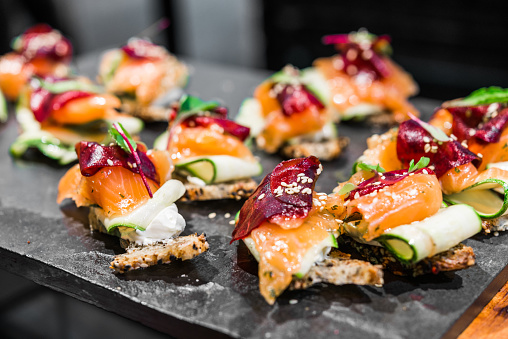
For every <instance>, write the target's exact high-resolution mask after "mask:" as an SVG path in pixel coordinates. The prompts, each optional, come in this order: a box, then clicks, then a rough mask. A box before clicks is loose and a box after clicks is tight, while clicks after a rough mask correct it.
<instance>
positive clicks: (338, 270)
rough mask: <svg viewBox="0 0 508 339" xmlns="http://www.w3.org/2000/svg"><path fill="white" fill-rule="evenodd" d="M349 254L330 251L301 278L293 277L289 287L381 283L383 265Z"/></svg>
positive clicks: (303, 287) (297, 288) (304, 287)
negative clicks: (319, 284)
mask: <svg viewBox="0 0 508 339" xmlns="http://www.w3.org/2000/svg"><path fill="white" fill-rule="evenodd" d="M350 256H351V255H349V254H346V253H342V252H340V251H339V250H333V251H332V252H330V254H329V256H328V258H326V259H325V260H323V261H322V262H320V263H318V264H316V265H315V266H312V267H311V269H310V270H309V272H308V273H307V274H306V275H305V276H304V277H303V278H301V279H298V278H293V281H292V282H291V285H290V287H289V288H290V289H292V290H299V289H306V288H308V287H310V286H312V285H314V284H318V283H328V284H333V285H346V284H354V285H377V286H379V285H382V284H383V282H384V281H383V267H382V266H381V265H372V264H371V263H369V262H367V261H363V260H357V259H351V258H350Z"/></svg>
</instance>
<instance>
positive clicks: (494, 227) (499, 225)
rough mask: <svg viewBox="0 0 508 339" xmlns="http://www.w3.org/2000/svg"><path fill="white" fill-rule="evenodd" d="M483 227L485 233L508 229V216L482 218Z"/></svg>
mask: <svg viewBox="0 0 508 339" xmlns="http://www.w3.org/2000/svg"><path fill="white" fill-rule="evenodd" d="M482 228H483V232H484V233H487V234H489V233H494V234H495V235H497V234H496V232H503V231H506V230H508V216H500V217H499V218H494V219H482Z"/></svg>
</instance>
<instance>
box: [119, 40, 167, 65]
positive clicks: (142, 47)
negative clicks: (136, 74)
mask: <svg viewBox="0 0 508 339" xmlns="http://www.w3.org/2000/svg"><path fill="white" fill-rule="evenodd" d="M121 49H122V51H124V53H125V54H127V55H128V56H129V57H131V58H134V59H147V60H158V59H161V58H163V57H164V55H165V51H164V49H163V48H162V47H160V46H157V45H155V44H153V43H151V42H149V41H147V40H143V39H137V38H136V39H131V40H129V42H128V43H127V45H125V46H123V47H122V48H121Z"/></svg>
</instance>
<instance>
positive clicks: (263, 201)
mask: <svg viewBox="0 0 508 339" xmlns="http://www.w3.org/2000/svg"><path fill="white" fill-rule="evenodd" d="M320 171H321V163H320V162H319V160H318V158H316V157H314V156H311V157H308V158H299V159H292V160H287V161H283V162H281V163H280V164H279V165H277V166H276V167H275V168H274V170H273V171H272V173H270V174H268V175H267V176H266V177H265V178H264V179H263V181H262V182H261V184H260V185H259V186H258V188H257V189H256V191H255V192H254V193H253V194H252V195H251V196H250V197H249V199H247V201H246V202H245V204H244V205H243V207H242V209H241V210H240V216H239V218H238V223H237V224H236V227H235V230H234V231H233V234H232V236H233V239H232V240H231V242H233V241H236V240H239V239H243V238H245V237H247V236H248V235H249V234H250V233H251V232H252V230H254V229H256V228H257V227H259V226H260V225H261V224H262V223H263V222H264V221H266V220H268V221H271V220H273V218H275V217H287V218H289V219H297V218H301V219H303V218H305V217H307V215H308V214H309V211H310V210H311V208H312V192H313V191H314V185H315V183H316V180H317V178H318V176H319V172H320ZM295 187H297V188H296V190H295V189H294V188H295Z"/></svg>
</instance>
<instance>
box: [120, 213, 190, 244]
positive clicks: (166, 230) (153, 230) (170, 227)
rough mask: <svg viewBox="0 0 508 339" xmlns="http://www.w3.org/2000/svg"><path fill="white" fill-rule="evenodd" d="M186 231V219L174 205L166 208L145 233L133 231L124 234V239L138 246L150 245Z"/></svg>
mask: <svg viewBox="0 0 508 339" xmlns="http://www.w3.org/2000/svg"><path fill="white" fill-rule="evenodd" d="M184 229H185V219H184V218H183V217H182V215H181V214H180V213H178V208H177V207H176V205H175V204H174V203H173V204H171V205H170V206H168V207H166V208H164V209H163V210H162V211H160V212H159V214H157V215H156V216H155V217H154V218H153V220H152V221H151V222H150V224H148V226H147V227H146V228H145V230H144V231H141V230H133V231H132V232H127V233H124V234H122V238H124V239H127V240H129V241H130V242H133V243H135V244H136V245H150V244H153V243H156V242H161V241H164V240H167V239H171V238H173V237H176V236H178V235H180V233H182V231H183V230H184Z"/></svg>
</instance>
